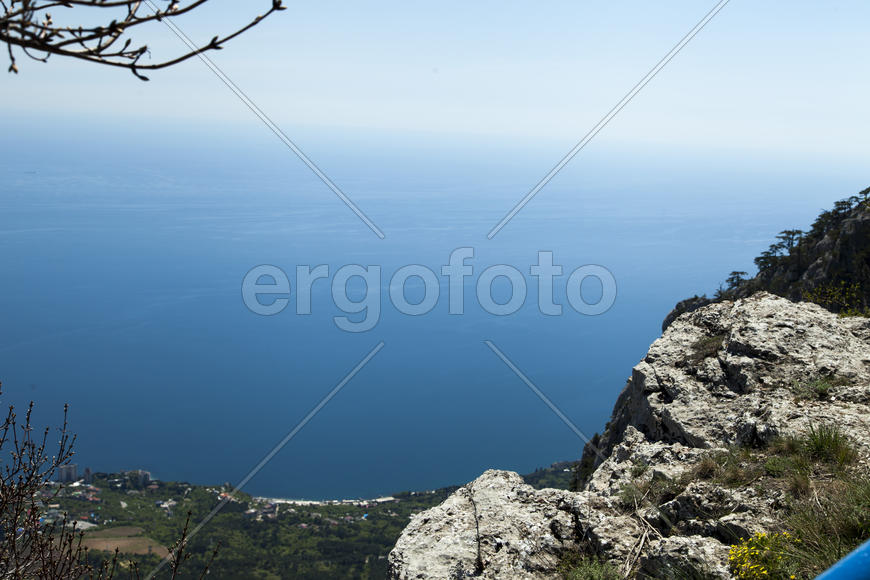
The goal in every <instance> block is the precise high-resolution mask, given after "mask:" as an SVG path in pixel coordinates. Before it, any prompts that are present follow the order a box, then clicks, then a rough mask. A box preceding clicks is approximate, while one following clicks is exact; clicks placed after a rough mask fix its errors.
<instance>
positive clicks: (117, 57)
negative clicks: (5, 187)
mask: <svg viewBox="0 0 870 580" xmlns="http://www.w3.org/2000/svg"><path fill="white" fill-rule="evenodd" d="M206 2H208V0H43V1H40V0H0V10H2V12H0V42H5V43H6V45H7V53H8V55H9V72H14V73H17V72H18V64H17V62H16V58H15V51H14V50H13V48H19V49H20V50H21V52H22V53H23V54H25V55H27V56H28V57H30V58H32V59H34V60H38V61H41V62H46V61H47V60H48V58H49V57H50V56H51V55H60V56H68V57H72V58H76V59H80V60H85V61H88V62H94V63H97V64H103V65H107V66H114V67H120V68H126V69H128V70H130V71H131V72H132V73H133V74H134V75H136V76H137V77H138V78H140V79H142V80H148V77H146V76H144V75H143V74H142V73H141V72H140V71H143V70H157V69H162V68H166V67H170V66H173V65H175V64H178V63H180V62H184V61H185V60H188V59H190V58H192V57H194V56H196V55H198V54H200V53H202V52H207V51H210V50H220V49H221V48H223V45H224V44H226V43H227V42H229V41H230V40H232V39H233V38H235V37H237V36H239V35H240V34H242V33H244V32H246V31H248V30H250V29H251V28H253V27H254V26H256V25H257V24H259V23H260V22H262V21H263V19H264V18H266V17H268V16H270V15H271V14H273V13H275V12H278V11H280V10H284V9H285V7H284V6H283V3H282V0H272V2H271V7H270V8H269V9H268V10H267V11H266V12H265V13H263V14H260V15H258V16H256V17H254V18H253V19H252V20H249V21H248V22H247V23H246V24H244V25H242V26H240V27H238V28H236V29H235V30H233V31H232V32H229V33H227V34H225V35H216V36H214V37H212V39H211V40H209V41H208V42H206V43H203V44H201V45H199V46H196V47H194V48H188V49H187V51H186V52H183V53H181V54H179V55H176V56H171V57H167V58H165V59H161V60H158V61H157V62H150V61H148V60H147V59H146V58H145V57H146V56H150V51H149V48H148V45H147V44H139V43H135V42H133V39H132V38H131V36H130V32H131V31H132V30H134V29H135V28H136V27H139V26H142V25H143V24H148V23H152V22H160V21H162V20H163V19H164V18H167V17H170V16H171V17H176V16H182V15H185V14H189V13H191V12H193V11H194V10H196V9H197V8H201V7H202V6H204V5H205V4H206ZM158 3H160V4H165V7H163V8H160V7H159V6H158ZM56 9H57V10H59V11H60V13H61V14H62V16H69V15H73V16H74V17H75V18H76V21H77V22H83V21H88V19H94V18H96V19H97V21H99V22H101V24H97V25H93V24H88V25H82V24H61V23H58V22H57V21H56V20H55V18H54V17H53V15H52V12H53V11H55V10H56ZM63 9H67V10H63ZM56 14H57V13H56Z"/></svg>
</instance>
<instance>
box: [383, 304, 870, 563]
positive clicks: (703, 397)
mask: <svg viewBox="0 0 870 580" xmlns="http://www.w3.org/2000/svg"><path fill="white" fill-rule="evenodd" d="M820 379H823V380H824V381H825V382H824V385H825V389H824V393H819V394H818V396H816V395H815V394H813V393H811V394H810V396H804V394H803V393H802V392H801V391H802V390H803V389H806V388H807V387H806V385H809V384H814V383H813V382H814V381H818V380H820ZM815 384H817V383H815ZM868 411H870V319H867V318H860V317H856V318H839V317H837V315H835V314H831V313H829V312H828V311H826V310H824V309H823V308H821V307H819V306H816V305H814V304H810V303H794V302H791V301H788V300H786V299H783V298H779V297H776V296H773V295H771V294H767V293H758V294H755V295H753V296H751V297H749V298H745V299H740V300H737V301H734V302H731V301H724V302H719V303H716V304H712V305H709V306H705V307H702V308H699V309H697V310H695V311H693V312H689V313H686V314H683V315H682V316H680V317H678V318H677V319H676V320H674V321H673V323H672V324H671V325H670V326H669V327H668V328H667V330H666V331H665V332H664V334H663V336H662V337H661V338H660V339H658V340H656V341H655V342H654V343H653V344H652V346H651V347H650V349H649V352H648V353H647V355H646V357H644V359H643V360H642V361H641V362H640V363H639V364H638V365H637V366H636V367H635V368H634V369H633V372H632V376H631V378H630V379H629V380H628V383H627V384H626V386H625V388H624V389H623V391H622V393H621V394H620V396H619V398H618V400H617V403H616V406H615V408H614V411H613V416H612V418H611V420H610V422H609V423H608V425H607V428H606V429H605V431H604V433H603V434H602V436H601V437H600V439H599V442H598V445H597V447H596V448H594V449H593V448H592V446H589V445H588V446H587V448H586V450H585V451H584V454H585V455H586V456H587V457H586V459H587V463H588V464H590V465H592V466H593V467H594V471H592V472H591V475H590V476H589V477H588V480H587V481H586V482H585V483H584V486H583V489H582V491H578V492H570V491H564V490H555V489H544V490H535V489H533V488H532V487H531V486H528V485H526V484H525V483H523V480H522V478H521V477H520V476H519V475H517V474H515V473H512V472H505V471H494V470H490V471H487V472H486V473H484V474H483V475H481V476H480V477H479V478H478V479H476V480H475V481H473V482H471V483H469V484H468V485H466V486H464V487H462V488H460V489H459V490H458V491H457V492H455V493H454V494H453V495H452V496H451V497H449V498H448V499H447V500H446V501H445V502H444V503H443V504H441V505H440V506H438V507H435V508H432V509H430V510H427V511H425V512H422V513H420V514H417V515H416V516H414V517H413V519H412V520H411V522H410V524H409V525H408V526H407V528H406V529H405V530H404V532H403V533H402V535H401V537H400V538H399V540H398V542H397V543H396V546H395V548H394V549H393V551H392V552H391V553H390V556H389V562H390V574H391V578H393V579H397V580H406V579H412V578H413V579H430V578H431V579H436V578H437V579H444V578H465V577H478V578H517V579H542V578H559V577H560V574H559V572H558V570H557V568H558V565H559V562H560V561H562V560H563V559H564V558H565V556H566V555H567V554H595V555H597V556H598V557H600V558H602V559H603V560H605V561H607V562H609V563H610V564H611V565H612V566H613V567H616V568H618V569H619V570H620V571H621V572H622V574H623V575H624V576H626V577H631V578H648V577H653V578H661V577H682V576H685V577H697V573H702V574H703V577H712V578H731V574H730V572H729V569H728V552H729V546H730V545H731V544H733V543H735V541H737V539H739V538H745V537H748V536H750V535H752V534H754V533H757V532H767V531H771V530H774V529H776V528H777V525H778V523H779V522H781V521H782V511H783V509H784V508H785V505H786V500H785V497H784V494H785V493H786V491H785V490H784V489H783V487H782V486H778V485H770V486H766V485H759V484H757V482H756V484H754V485H753V484H752V483H750V482H747V483H745V484H739V483H738V484H737V485H725V484H723V483H722V482H719V481H717V480H715V479H712V478H706V479H705V478H703V477H698V476H697V474H698V473H699V465H701V464H703V462H704V461H705V460H706V461H709V457H710V456H711V454H713V453H727V452H729V450H731V452H732V453H733V449H735V448H737V447H740V448H762V447H763V446H764V445H765V444H766V443H769V442H770V441H772V440H774V439H776V438H782V437H787V436H790V435H791V436H798V435H799V434H802V433H805V432H806V431H807V430H808V429H810V428H811V426H818V425H829V424H836V425H837V426H838V427H839V428H840V429H841V431H842V432H843V433H844V434H845V435H846V436H848V437H849V438H850V440H851V441H852V442H853V444H854V447H855V450H856V451H857V455H858V457H859V459H858V464H859V465H863V466H865V467H866V465H867V460H868V457H870V429H868V422H870V421H868V419H870V414H868ZM662 490H664V491H662ZM627 491H628V492H633V493H634V495H633V494H632V493H627ZM652 496H655V498H656V500H655V501H652V502H651V501H649V497H652ZM632 498H634V499H632ZM687 574H688V575H687Z"/></svg>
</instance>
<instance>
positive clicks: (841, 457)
mask: <svg viewBox="0 0 870 580" xmlns="http://www.w3.org/2000/svg"><path fill="white" fill-rule="evenodd" d="M804 449H805V451H806V452H807V454H808V455H809V456H810V457H811V458H813V459H816V460H818V461H826V462H830V463H836V464H838V465H841V466H843V465H847V464H849V463H852V462H853V461H855V458H856V454H855V449H854V448H853V447H852V445H851V444H850V443H849V441H848V439H847V437H846V436H845V435H844V434H843V432H842V431H841V430H840V428H839V427H838V426H837V425H819V426H818V427H816V426H814V425H810V428H809V430H808V431H807V433H806V436H805V438H804Z"/></svg>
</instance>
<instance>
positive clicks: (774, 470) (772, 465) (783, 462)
mask: <svg viewBox="0 0 870 580" xmlns="http://www.w3.org/2000/svg"><path fill="white" fill-rule="evenodd" d="M792 467H793V464H792V462H791V459H790V458H788V457H782V456H780V455H774V456H773V457H768V458H767V461H765V462H764V472H765V473H766V474H767V475H769V476H771V477H782V476H783V475H785V474H786V473H787V472H788V471H789V470H790V469H791V468H792Z"/></svg>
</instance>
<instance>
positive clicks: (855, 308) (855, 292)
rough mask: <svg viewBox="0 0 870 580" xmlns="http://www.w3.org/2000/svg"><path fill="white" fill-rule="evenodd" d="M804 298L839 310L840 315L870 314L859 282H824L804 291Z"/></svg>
mask: <svg viewBox="0 0 870 580" xmlns="http://www.w3.org/2000/svg"><path fill="white" fill-rule="evenodd" d="M803 298H804V300H806V301H808V302H813V303H815V304H818V305H819V306H822V307H824V308H827V309H828V310H831V311H833V312H839V313H840V316H870V309H868V308H867V307H866V306H865V305H864V293H863V291H862V289H861V285H860V284H859V283H857V282H853V283H851V284H850V283H847V282H846V281H845V280H841V281H840V282H839V283H836V284H835V283H829V284H823V285H821V286H818V287H816V288H813V289H812V290H809V291H805V292H804V293H803Z"/></svg>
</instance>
